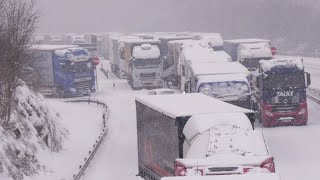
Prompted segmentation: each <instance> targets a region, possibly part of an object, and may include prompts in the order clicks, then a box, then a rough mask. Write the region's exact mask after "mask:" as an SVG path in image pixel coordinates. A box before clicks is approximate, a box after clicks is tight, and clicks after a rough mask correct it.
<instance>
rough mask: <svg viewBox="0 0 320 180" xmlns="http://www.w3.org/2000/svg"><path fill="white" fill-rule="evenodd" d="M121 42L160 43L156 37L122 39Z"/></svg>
mask: <svg viewBox="0 0 320 180" xmlns="http://www.w3.org/2000/svg"><path fill="white" fill-rule="evenodd" d="M121 42H124V43H132V44H157V43H160V41H159V40H157V39H140V38H133V39H122V40H121Z"/></svg>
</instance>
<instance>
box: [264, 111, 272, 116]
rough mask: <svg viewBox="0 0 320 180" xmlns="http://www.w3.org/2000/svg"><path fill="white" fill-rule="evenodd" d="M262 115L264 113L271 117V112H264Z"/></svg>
mask: <svg viewBox="0 0 320 180" xmlns="http://www.w3.org/2000/svg"><path fill="white" fill-rule="evenodd" d="M264 113H265V114H266V115H267V116H273V114H272V112H271V111H269V110H266V111H265V112H264Z"/></svg>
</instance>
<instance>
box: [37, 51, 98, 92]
mask: <svg viewBox="0 0 320 180" xmlns="http://www.w3.org/2000/svg"><path fill="white" fill-rule="evenodd" d="M32 53H33V56H34V62H35V68H36V70H37V71H38V72H39V73H40V75H41V76H42V77H43V78H42V79H41V82H40V84H41V85H40V86H41V87H40V92H42V93H43V94H44V95H51V96H55V97H76V96H84V95H88V94H90V93H92V92H96V88H95V85H96V84H95V82H96V78H95V77H96V74H95V73H96V72H95V66H94V64H93V62H92V60H91V56H90V53H89V52H88V51H87V50H86V49H84V48H80V47H78V46H74V45H39V46H34V47H32Z"/></svg>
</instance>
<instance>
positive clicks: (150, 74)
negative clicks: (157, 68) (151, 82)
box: [140, 72, 156, 78]
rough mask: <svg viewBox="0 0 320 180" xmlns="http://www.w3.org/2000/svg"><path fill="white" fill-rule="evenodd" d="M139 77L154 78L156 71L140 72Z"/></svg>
mask: <svg viewBox="0 0 320 180" xmlns="http://www.w3.org/2000/svg"><path fill="white" fill-rule="evenodd" d="M140 77H141V78H155V77H156V73H155V72H154V73H141V74H140Z"/></svg>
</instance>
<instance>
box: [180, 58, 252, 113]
mask: <svg viewBox="0 0 320 180" xmlns="http://www.w3.org/2000/svg"><path fill="white" fill-rule="evenodd" d="M249 74H250V73H249V71H248V70H247V69H246V68H245V67H244V66H243V65H242V64H240V63H238V62H227V63H199V64H189V65H187V68H186V72H185V74H184V75H185V76H182V78H181V84H183V83H184V88H185V89H184V92H185V93H203V94H205V95H208V96H210V97H213V98H217V99H220V100H222V101H225V102H228V103H231V104H234V105H237V106H240V107H243V108H247V109H251V108H252V100H251V96H252V93H251V88H250V83H249V81H248V77H249Z"/></svg>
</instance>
